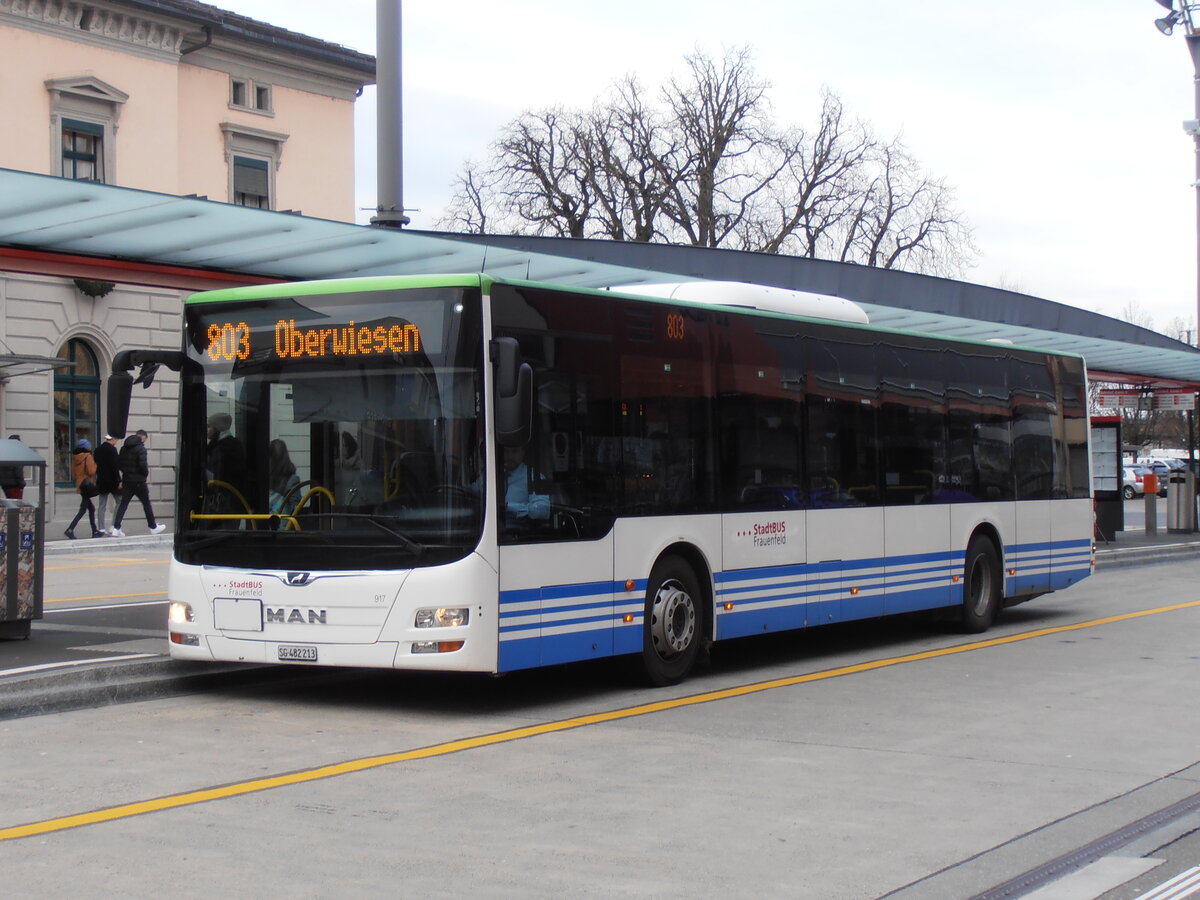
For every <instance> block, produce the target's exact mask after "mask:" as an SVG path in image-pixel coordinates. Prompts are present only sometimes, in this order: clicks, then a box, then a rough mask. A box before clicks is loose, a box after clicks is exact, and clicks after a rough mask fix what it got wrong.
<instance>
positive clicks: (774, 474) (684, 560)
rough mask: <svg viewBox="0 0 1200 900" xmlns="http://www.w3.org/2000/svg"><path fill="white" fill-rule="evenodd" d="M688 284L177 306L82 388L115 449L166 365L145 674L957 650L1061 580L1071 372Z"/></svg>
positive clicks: (1076, 489)
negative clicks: (899, 635) (170, 488)
mask: <svg viewBox="0 0 1200 900" xmlns="http://www.w3.org/2000/svg"><path fill="white" fill-rule="evenodd" d="M741 287H742V288H746V287H747V286H741ZM692 288H693V289H692V290H691V293H690V294H689V293H688V292H687V291H683V292H680V293H678V294H677V295H676V296H673V297H664V296H637V295H635V294H633V293H628V292H626V291H624V290H620V291H615V290H614V291H609V290H589V289H583V288H568V287H557V286H553V285H547V284H540V283H535V282H528V281H518V280H510V279H504V278H498V277H489V276H487V275H480V274H474V275H447V276H437V277H435V276H397V277H370V278H356V279H342V280H329V281H320V282H307V283H290V284H275V285H265V286H255V287H245V288H236V289H229V290H218V291H212V292H206V293H200V294H196V295H193V296H191V297H190V298H188V299H187V300H186V302H185V307H184V334H183V349H182V351H180V352H164V351H142V350H138V351H125V352H124V353H122V354H120V355H119V357H118V359H117V360H115V361H114V373H113V377H112V380H111V382H110V407H109V420H110V429H109V430H110V431H111V432H112V433H113V434H117V435H121V434H124V433H125V428H126V423H127V416H128V409H129V402H130V390H131V388H132V385H133V383H134V377H133V375H132V374H131V371H132V370H133V369H135V368H137V367H140V371H139V374H138V376H137V381H140V382H142V383H146V384H148V383H149V381H150V380H151V379H152V378H153V377H154V373H155V371H156V370H157V369H158V367H159V366H161V365H166V366H168V367H169V368H172V369H174V370H176V371H178V372H179V373H180V412H179V440H178V446H179V453H178V470H177V471H178V482H177V485H178V486H177V502H176V532H175V535H174V547H173V559H172V562H171V565H170V573H169V600H170V614H169V637H170V652H171V655H172V656H173V657H175V658H177V659H187V660H222V661H246V662H253V663H267V662H270V663H299V664H308V665H318V666H370V667H383V668H397V669H409V670H455V671H466V672H487V673H504V672H511V671H515V670H520V669H528V668H531V667H536V666H548V665H555V664H560V663H569V662H574V661H580V660H589V659H598V658H603V657H616V656H628V657H630V658H631V659H632V661H633V662H634V664H635V666H636V667H637V668H638V669H639V670H640V671H643V672H644V674H645V677H646V679H647V680H648V681H649V682H650V683H651V684H655V685H664V684H672V683H676V682H678V681H680V680H681V679H683V678H684V677H685V676H686V675H687V674H688V672H689V670H690V669H691V668H692V666H693V664H694V663H695V662H696V660H697V657H698V655H700V654H701V653H703V652H706V650H707V649H708V647H709V646H710V645H711V644H712V643H713V642H716V641H721V640H726V639H730V638H739V637H745V636H749V635H761V634H766V633H772V632H779V631H787V630H799V629H804V628H809V627H813V626H818V625H825V624H829V623H836V622H847V621H851V620H858V619H867V618H873V617H879V616H887V615H891V614H897V613H911V612H916V611H926V610H932V611H941V612H940V615H942V616H946V615H949V616H951V617H953V618H955V619H956V620H957V621H958V622H959V623H960V624H961V627H962V628H963V629H964V630H965V631H967V632H970V633H976V632H981V631H983V630H985V629H986V628H988V627H989V625H990V624H991V623H992V621H993V619H994V618H995V616H996V615H997V613H998V611H999V610H1000V609H1001V608H1002V607H1004V606H1007V605H1010V604H1013V603H1017V602H1021V601H1024V600H1028V599H1030V598H1032V597H1035V596H1037V595H1039V594H1044V593H1047V592H1049V591H1054V590H1058V589H1061V588H1065V587H1067V586H1069V585H1072V584H1074V583H1075V582H1077V581H1079V580H1080V579H1082V578H1084V577H1086V576H1087V575H1088V574H1089V573H1090V571H1091V567H1092V565H1093V564H1094V547H1093V544H1092V528H1093V512H1092V501H1091V499H1090V496H1089V490H1088V486H1089V484H1090V471H1089V465H1090V454H1089V451H1088V423H1087V413H1086V410H1087V404H1086V398H1087V385H1086V378H1085V368H1084V362H1083V360H1082V359H1081V358H1080V357H1078V356H1072V355H1066V354H1058V353H1048V352H1045V351H1041V350H1034V349H1028V348H1022V347H1017V346H1013V345H1011V344H1009V343H992V342H981V341H968V340H954V339H947V338H943V337H933V336H930V335H925V334H918V333H908V332H902V331H896V330H889V329H884V328H879V327H874V326H872V325H870V324H869V323H866V322H865V319H866V316H865V315H864V314H862V312H861V310H859V308H858V307H857V306H854V305H853V304H849V303H846V302H844V301H843V302H842V307H836V306H835V307H833V308H830V307H829V304H828V303H826V304H824V305H821V304H818V305H817V306H816V307H811V309H815V311H816V315H797V314H795V310H796V309H798V308H802V307H796V306H794V305H791V304H790V303H789V302H780V297H781V296H782V297H783V300H784V301H788V300H789V296H790V294H791V293H792V292H786V291H779V290H775V291H773V292H772V291H766V289H759V291H760V293H761V292H763V291H766V294H768V295H770V298H772V299H770V300H769V302H768V301H763V302H758V301H756V300H754V299H753V298H750V299H749V300H747V299H746V298H745V297H743V296H741V294H743V293H745V291H741V292H740V293H739V289H738V288H737V286H730V285H725V286H723V287H722V286H721V285H719V284H717V285H710V286H709V293H710V294H713V293H715V296H707V297H702V294H703V293H704V292H703V291H702V290H695V289H694V288H695V286H692ZM646 290H647V291H649V290H651V289H650V288H647V289H646ZM660 293H661V291H660ZM798 296H799V299H800V300H803V296H802V295H798ZM824 299H825V300H830V299H831V298H824ZM843 307H853V310H854V311H856V312H851V313H846V312H844V309H843ZM803 308H809V307H803ZM781 310H782V311H781Z"/></svg>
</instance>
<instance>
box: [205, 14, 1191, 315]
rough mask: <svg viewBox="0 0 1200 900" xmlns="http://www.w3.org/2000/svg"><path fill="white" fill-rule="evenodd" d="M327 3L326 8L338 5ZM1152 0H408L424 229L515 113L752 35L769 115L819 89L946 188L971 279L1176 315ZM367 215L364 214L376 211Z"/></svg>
mask: <svg viewBox="0 0 1200 900" xmlns="http://www.w3.org/2000/svg"><path fill="white" fill-rule="evenodd" d="M217 5H218V6H221V7H222V8H226V9H230V10H232V11H234V12H237V13H240V14H242V15H246V16H250V17H252V18H255V19H259V20H261V21H264V22H269V23H271V24H273V25H278V26H281V27H283V28H289V29H291V30H293V31H299V32H302V33H304V34H308V35H312V36H313V37H319V38H321V39H323V40H327V41H331V42H333V43H337V44H342V45H344V46H347V47H352V48H354V49H356V50H361V51H363V52H366V53H374V52H375V3H374V0H338V2H336V3H332V4H331V3H329V2H328V0H229V2H225V3H221V2H218V3H217ZM331 10H335V11H336V12H331ZM1164 12H1165V10H1164V9H1163V8H1162V7H1161V6H1159V5H1158V4H1157V3H1156V2H1154V0H1089V2H1087V3H1084V2H1066V3H1058V4H1048V3H1046V2H1045V0H1004V2H1002V3H971V2H964V0H910V2H907V3H897V2H895V0H866V2H862V3H854V4H838V3H830V2H828V0H786V2H785V0H741V2H739V3H733V4H731V3H729V2H727V0H722V2H717V0H687V2H681V0H607V2H605V3H603V4H596V3H575V2H571V0H508V2H502V3H501V2H482V0H408V2H406V3H404V4H403V31H404V69H403V71H404V121H405V138H404V144H405V146H404V179H405V181H404V185H405V187H404V201H405V206H406V207H409V208H411V209H410V212H409V215H410V216H411V218H412V223H413V226H414V227H419V228H432V227H433V226H434V223H435V221H436V220H437V218H438V217H439V215H440V214H441V212H442V210H443V209H444V207H445V206H446V203H447V201H448V199H449V194H450V190H451V182H452V181H453V179H454V176H455V174H456V172H457V171H458V170H459V169H460V167H461V165H462V163H463V161H464V160H466V159H468V158H482V157H483V156H484V155H485V153H486V150H487V145H488V143H489V142H490V141H491V140H492V139H493V138H494V137H495V136H496V134H497V133H498V131H499V129H500V128H501V127H502V126H503V125H504V124H505V123H507V122H509V121H510V120H512V119H513V118H515V117H516V116H517V115H518V114H519V113H520V112H521V111H523V110H526V109H533V108H541V107H545V106H550V105H554V104H563V105H567V106H578V107H586V106H589V105H590V104H591V102H592V100H593V99H594V98H595V97H596V96H597V95H598V94H600V93H602V92H603V91H604V90H605V89H606V88H607V87H608V86H609V85H611V84H612V83H613V82H614V81H615V80H616V79H618V78H620V77H621V76H622V75H625V74H627V73H635V74H637V76H638V77H639V79H640V80H641V81H642V83H643V84H644V85H647V86H655V85H658V84H660V83H661V82H662V81H663V80H664V79H665V78H666V77H667V76H668V75H670V74H672V73H676V72H681V71H682V69H683V56H684V54H686V53H689V52H691V51H692V50H694V49H696V48H700V49H703V50H705V51H707V52H709V53H710V54H712V55H714V56H720V55H721V54H722V52H723V51H724V49H725V48H726V47H731V46H743V45H745V46H748V47H750V48H751V50H752V52H753V55H754V64H755V67H756V69H757V70H758V72H759V73H760V74H761V75H762V76H763V77H765V78H766V79H767V80H768V81H769V82H770V83H771V85H772V88H771V91H770V97H771V100H772V103H773V107H774V111H775V116H776V120H777V121H778V122H779V123H781V124H800V125H809V124H812V123H814V122H815V121H816V115H817V112H818V110H819V105H820V96H819V93H820V90H821V87H822V86H828V87H829V88H830V89H832V90H833V91H834V93H836V94H838V95H839V96H840V97H841V98H842V101H843V102H844V104H845V107H846V110H847V112H849V113H850V114H851V115H853V116H856V117H859V118H862V119H864V120H866V121H867V122H869V123H870V124H871V125H872V126H873V127H874V128H875V130H876V132H877V133H879V134H880V135H883V136H891V135H894V134H897V133H899V134H901V135H902V136H903V140H904V142H905V143H906V144H907V146H908V148H909V150H910V151H911V152H912V154H913V155H914V156H915V157H916V158H917V159H918V160H919V161H920V162H921V163H922V164H923V165H924V166H925V167H926V168H927V169H928V171H929V172H930V173H931V174H933V175H934V176H937V177H941V178H944V179H945V180H946V181H947V182H948V183H949V184H951V185H952V186H953V187H954V189H955V192H956V197H957V200H958V204H959V206H960V208H961V209H962V211H963V212H964V213H965V216H966V218H967V220H968V221H969V222H970V224H971V225H972V227H973V229H974V237H975V243H976V245H977V246H978V248H979V250H980V259H979V263H978V265H977V266H976V267H975V268H973V269H971V270H969V271H968V272H967V273H965V275H964V276H963V277H964V279H965V280H967V281H974V282H978V283H980V284H991V285H999V286H1003V287H1007V288H1010V289H1013V290H1019V291H1023V292H1025V293H1028V294H1033V295H1035V296H1039V297H1044V298H1046V299H1050V300H1056V301H1058V302H1061V303H1067V304H1070V305H1072V306H1079V307H1083V308H1086V309H1092V310H1095V311H1097V312H1101V313H1104V314H1106V315H1112V316H1123V314H1124V312H1125V311H1126V310H1127V309H1130V308H1137V309H1140V310H1141V311H1142V312H1143V313H1145V314H1147V315H1149V316H1151V317H1152V318H1153V321H1154V325H1155V327H1157V328H1159V329H1160V330H1166V328H1167V326H1168V324H1169V323H1170V322H1171V320H1173V319H1175V318H1183V319H1186V320H1187V322H1188V325H1189V327H1191V325H1192V323H1193V322H1194V320H1195V317H1196V295H1197V288H1196V259H1197V249H1196V248H1197V239H1196V220H1197V214H1196V189H1195V188H1194V187H1193V186H1192V185H1193V182H1194V181H1195V166H1196V157H1195V148H1194V145H1193V142H1192V140H1191V138H1189V137H1188V136H1187V135H1186V134H1185V133H1184V131H1183V128H1182V123H1183V121H1184V120H1185V119H1191V118H1193V116H1194V114H1195V113H1194V108H1195V99H1194V94H1193V87H1192V65H1191V61H1190V59H1189V57H1188V53H1187V47H1186V43H1185V40H1184V38H1183V35H1182V33H1181V30H1177V31H1176V33H1175V34H1174V35H1173V36H1171V37H1165V36H1163V35H1162V34H1160V33H1159V32H1158V31H1157V30H1156V29H1155V27H1154V20H1155V19H1156V18H1158V17H1159V16H1160V15H1161V14H1163V13H1164ZM358 106H359V109H358V113H357V120H358V129H357V138H358V153H357V183H358V189H357V201H358V205H359V206H360V207H366V208H373V207H374V206H375V203H376V198H375V137H374V115H375V104H374V91H373V89H368V90H367V92H366V93H365V94H364V96H363V97H362V99H361V100H360V101H359V103H358ZM369 216H370V212H364V213H363V214H362V215H361V217H360V221H366V220H367V218H369Z"/></svg>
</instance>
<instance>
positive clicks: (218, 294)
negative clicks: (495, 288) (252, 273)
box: [185, 274, 491, 303]
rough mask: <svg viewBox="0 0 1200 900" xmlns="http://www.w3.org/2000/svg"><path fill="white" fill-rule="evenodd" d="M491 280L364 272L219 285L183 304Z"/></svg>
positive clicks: (466, 284)
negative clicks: (319, 278)
mask: <svg viewBox="0 0 1200 900" xmlns="http://www.w3.org/2000/svg"><path fill="white" fill-rule="evenodd" d="M490 283H491V279H490V278H488V277H487V276H484V275H478V274H474V275H367V276H364V277H362V278H330V279H327V280H324V281H281V282H279V283H277V284H256V285H250V286H249V287H236V288H222V289H220V290H217V291H202V292H200V293H198V294H192V295H191V296H190V297H188V298H187V300H186V301H185V302H186V303H225V302H232V301H236V300H262V299H264V298H268V297H314V296H318V295H320V294H344V293H348V292H359V291H398V290H416V289H419V288H438V287H483V288H485V289H486V287H487V286H488V285H489V284H490Z"/></svg>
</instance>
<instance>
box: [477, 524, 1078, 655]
mask: <svg viewBox="0 0 1200 900" xmlns="http://www.w3.org/2000/svg"><path fill="white" fill-rule="evenodd" d="M1005 562H1006V566H1010V567H1015V568H1017V569H1018V574H1017V575H1014V576H1009V577H1008V579H1007V588H1008V593H1010V594H1016V593H1021V592H1022V591H1027V590H1043V589H1046V588H1050V589H1054V588H1060V587H1066V586H1068V585H1070V584H1074V583H1075V582H1076V581H1078V580H1080V579H1082V578H1085V577H1087V576H1088V575H1089V574H1091V542H1090V541H1089V540H1070V541H1039V542H1032V543H1027V544H1013V545H1009V547H1008V548H1007V550H1006V553H1005ZM964 563H965V554H964V553H963V552H961V551H940V552H937V553H918V554H910V555H907V556H897V557H871V558H866V559H847V560H836V561H829V562H820V563H811V564H805V563H797V564H790V565H781V566H765V567H763V568H757V569H733V570H728V571H723V572H715V573H713V581H714V584H715V588H716V595H717V596H716V601H717V602H716V604H715V608H716V609H715V611H716V617H717V621H716V636H717V639H718V640H721V639H725V638H732V637H742V636H746V635H753V634H762V633H763V632H768V631H779V630H785V629H791V628H801V627H804V626H805V625H807V624H812V625H817V624H822V623H824V622H826V621H839V622H846V621H851V620H854V619H861V618H870V617H873V616H877V615H879V614H880V611H881V608H882V609H883V611H884V612H886V613H895V612H904V611H909V610H920V609H931V608H935V607H940V606H952V605H954V604H955V603H956V602H958V598H957V594H958V587H957V586H956V585H954V584H952V583H950V582H949V578H950V576H951V575H958V576H961V575H962V574H963V565H964ZM751 582H753V583H751ZM646 586H647V580H646V579H644V578H641V579H637V580H636V581H635V582H634V585H633V590H632V591H628V592H627V591H626V590H625V582H618V581H611V582H588V583H583V584H565V585H553V586H550V587H545V588H522V589H518V590H511V591H502V592H501V594H500V613H499V615H500V657H499V664H498V668H499V670H500V671H509V670H513V669H520V668H529V667H531V666H537V665H545V664H548V663H552V662H569V661H572V660H577V659H589V658H593V657H595V656H597V655H608V654H609V653H611V654H613V655H618V654H623V653H637V652H640V651H641V649H642V641H643V628H642V618H643V606H644V598H645V591H646ZM850 587H855V588H857V589H858V590H857V593H854V594H851V593H850V592H849V588H850ZM725 603H732V604H733V609H731V610H728V611H726V610H724V609H723V605H724V604H725ZM881 604H883V605H882V606H881ZM626 614H628V615H630V616H631V621H630V622H625V621H624V620H623V617H624V616H625V615H626ZM610 642H611V643H610ZM610 646H611V650H609V649H608V648H609V647H610ZM601 651H603V652H601Z"/></svg>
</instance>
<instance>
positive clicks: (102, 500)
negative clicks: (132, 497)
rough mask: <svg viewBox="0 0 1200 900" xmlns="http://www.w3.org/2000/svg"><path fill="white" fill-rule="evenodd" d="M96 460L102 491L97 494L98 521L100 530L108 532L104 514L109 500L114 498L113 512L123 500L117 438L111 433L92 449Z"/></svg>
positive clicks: (97, 482) (99, 487) (97, 483)
mask: <svg viewBox="0 0 1200 900" xmlns="http://www.w3.org/2000/svg"><path fill="white" fill-rule="evenodd" d="M92 456H93V458H94V459H95V460H96V487H97V488H98V489H99V491H100V493H99V494H97V495H96V523H97V525H98V526H99V528H100V531H101V532H102V533H104V534H107V533H108V528H107V526H105V524H104V521H105V519H104V516H105V513H106V512H107V511H108V501H109V499H111V500H112V504H113V514H114V515H115V514H116V511H117V505H118V504H119V503H120V502H121V497H120V492H121V469H120V467H119V466H118V465H117V456H118V451H117V439H116V438H115V437H113V436H112V435H111V434H106V435H105V436H104V441H103V442H102V443H101V444H100V445H99V446H97V447H96V449H95V450H93V451H92Z"/></svg>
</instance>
